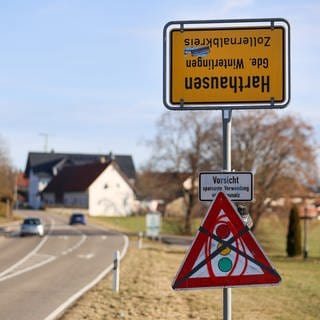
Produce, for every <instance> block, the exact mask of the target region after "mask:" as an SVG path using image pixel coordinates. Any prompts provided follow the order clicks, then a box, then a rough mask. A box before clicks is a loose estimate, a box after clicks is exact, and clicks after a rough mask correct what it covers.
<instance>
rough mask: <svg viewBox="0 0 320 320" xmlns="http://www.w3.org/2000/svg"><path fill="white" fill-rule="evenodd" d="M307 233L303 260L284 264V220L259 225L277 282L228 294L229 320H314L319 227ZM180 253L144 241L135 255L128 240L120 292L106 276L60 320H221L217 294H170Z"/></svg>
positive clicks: (319, 306) (319, 298)
mask: <svg viewBox="0 0 320 320" xmlns="http://www.w3.org/2000/svg"><path fill="white" fill-rule="evenodd" d="M302 226H303V225H302ZM302 230H303V228H302ZM308 231H309V232H308V244H309V257H308V259H306V260H304V259H303V258H302V257H296V258H287V257H286V254H285V241H286V232H287V219H280V218H279V217H278V216H276V215H270V216H268V217H265V218H264V219H263V221H261V224H260V225H259V228H258V230H256V237H257V239H258V241H259V243H260V244H261V246H262V247H263V249H264V251H265V252H266V254H267V255H268V257H269V259H270V260H271V261H272V264H273V265H274V267H275V268H276V269H277V271H278V272H279V274H280V275H281V277H282V282H281V284H280V285H279V286H275V287H271V286H266V287H243V288H234V289H232V319H234V320H236V319H246V320H248V319H249V320H251V319H252V320H253V319H255V320H256V319H259V320H264V319H279V320H280V319H283V320H287V319H290V320H301V319H304V320H308V319H310V320H311V319H319V311H320V221H317V220H313V221H309V228H308ZM302 239H303V237H302ZM186 249H187V248H186V247H178V246H169V245H164V244H161V243H159V242H156V241H147V240H145V241H144V243H143V248H142V249H138V247H137V238H136V237H131V244H130V248H129V251H128V254H127V256H126V257H125V258H124V260H123V261H122V262H121V266H120V267H121V276H120V278H121V280H120V292H119V293H114V292H112V275H109V276H107V277H106V278H105V279H103V281H101V282H100V283H99V284H98V285H97V286H96V287H95V288H93V289H92V290H91V291H89V292H88V293H87V294H86V295H85V296H83V297H82V298H81V299H79V300H78V301H77V302H76V303H75V304H74V306H73V307H72V308H70V309H69V310H68V311H67V312H66V313H65V314H64V315H63V316H62V318H61V320H79V319H90V320H95V319H133V320H138V319H139V320H140V319H147V320H149V319H150V320H151V319H163V320H165V319H179V320H184V319H206V320H207V319H222V317H223V303H222V289H208V290H191V291H174V290H172V289H171V282H172V279H173V277H174V276H175V274H176V272H177V270H178V268H179V266H180V264H181V262H182V260H183V258H184V255H185V251H186Z"/></svg>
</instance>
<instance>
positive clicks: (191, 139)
mask: <svg viewBox="0 0 320 320" xmlns="http://www.w3.org/2000/svg"><path fill="white" fill-rule="evenodd" d="M213 115H217V114H216V113H213V112H178V113H177V112H173V113H166V114H164V115H163V116H162V117H161V119H160V120H159V122H158V124H157V128H158V132H157V134H156V138H155V140H153V141H151V142H150V144H151V146H152V148H153V153H152V154H153V155H152V158H151V160H150V165H151V168H154V169H157V170H162V171H174V172H177V171H178V172H187V173H189V176H190V177H191V187H190V188H189V189H188V190H186V192H187V195H188V197H187V198H186V199H187V210H186V215H185V231H186V232H190V217H191V214H192V208H193V207H194V206H195V204H196V203H197V192H198V190H197V187H196V181H197V179H198V172H199V170H221V169H222V120H221V118H220V117H216V118H214V117H213ZM313 134H314V133H313V128H312V127H311V126H310V125H308V124H307V123H306V122H304V121H303V120H302V119H301V118H299V117H296V116H293V115H283V114H281V112H280V111H258V110H255V111H252V110H251V111H238V112H234V113H233V119H232V169H233V170H236V171H252V172H253V173H254V176H255V179H254V181H255V183H254V186H255V188H254V190H255V192H254V197H255V201H254V202H252V203H250V204H248V205H249V207H250V208H249V210H250V212H251V215H252V218H253V222H254V226H255V227H256V226H257V225H258V222H259V220H260V217H261V215H262V214H263V213H264V212H265V210H266V208H267V207H268V205H269V202H268V199H277V198H279V197H282V196H287V197H289V196H291V195H293V194H294V193H296V194H297V193H299V195H301V193H302V192H303V191H305V190H306V189H305V187H306V186H311V185H313V184H314V183H315V178H316V177H317V168H316V144H315V141H314V135H313ZM181 182H182V181H181Z"/></svg>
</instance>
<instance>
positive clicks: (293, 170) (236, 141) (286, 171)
mask: <svg viewBox="0 0 320 320" xmlns="http://www.w3.org/2000/svg"><path fill="white" fill-rule="evenodd" d="M316 149H317V148H316V142H315V141H314V133H313V128H312V127H311V126H310V125H308V124H307V123H306V122H305V121H303V120H302V119H301V118H300V117H296V116H293V115H281V112H279V111H248V112H239V113H238V114H237V116H235V117H234V118H233V123H232V168H233V169H235V170H239V171H241V170H248V171H252V172H253V173H254V174H255V179H254V181H255V201H254V202H253V203H251V204H250V211H251V214H252V217H253V221H254V225H255V226H257V225H258V222H259V219H260V217H261V215H262V214H263V213H264V212H265V210H266V208H267V206H268V205H269V203H268V201H267V199H277V198H279V197H283V196H286V197H290V196H291V195H294V194H296V195H302V192H303V190H306V189H305V187H310V186H312V185H315V182H316V181H315V179H316V177H317V166H316Z"/></svg>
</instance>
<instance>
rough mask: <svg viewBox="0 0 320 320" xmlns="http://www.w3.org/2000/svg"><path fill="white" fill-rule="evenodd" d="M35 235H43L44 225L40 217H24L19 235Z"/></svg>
mask: <svg viewBox="0 0 320 320" xmlns="http://www.w3.org/2000/svg"><path fill="white" fill-rule="evenodd" d="M27 235H37V236H40V237H42V236H43V235H44V227H43V224H42V221H41V219H40V218H37V217H28V218H25V219H24V220H23V222H22V224H21V227H20V236H21V237H23V236H27Z"/></svg>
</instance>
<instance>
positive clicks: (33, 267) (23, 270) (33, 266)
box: [0, 255, 56, 282]
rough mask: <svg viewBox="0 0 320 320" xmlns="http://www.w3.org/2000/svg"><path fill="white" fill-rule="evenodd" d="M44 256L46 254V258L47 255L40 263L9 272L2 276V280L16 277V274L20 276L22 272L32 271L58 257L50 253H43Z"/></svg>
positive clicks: (0, 280)
mask: <svg viewBox="0 0 320 320" xmlns="http://www.w3.org/2000/svg"><path fill="white" fill-rule="evenodd" d="M39 256H40V255H39ZM43 256H44V257H43V258H45V256H46V258H45V260H43V261H41V262H39V263H36V264H33V265H31V266H30V267H26V268H23V269H21V270H19V271H16V272H13V273H10V274H7V275H5V276H3V277H1V278H0V282H2V281H5V280H8V279H10V278H13V277H16V276H18V275H20V274H23V273H26V272H28V271H31V270H33V269H36V268H39V267H41V266H43V265H45V264H47V263H49V262H51V261H53V260H55V259H56V257H55V256H49V255H43Z"/></svg>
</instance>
